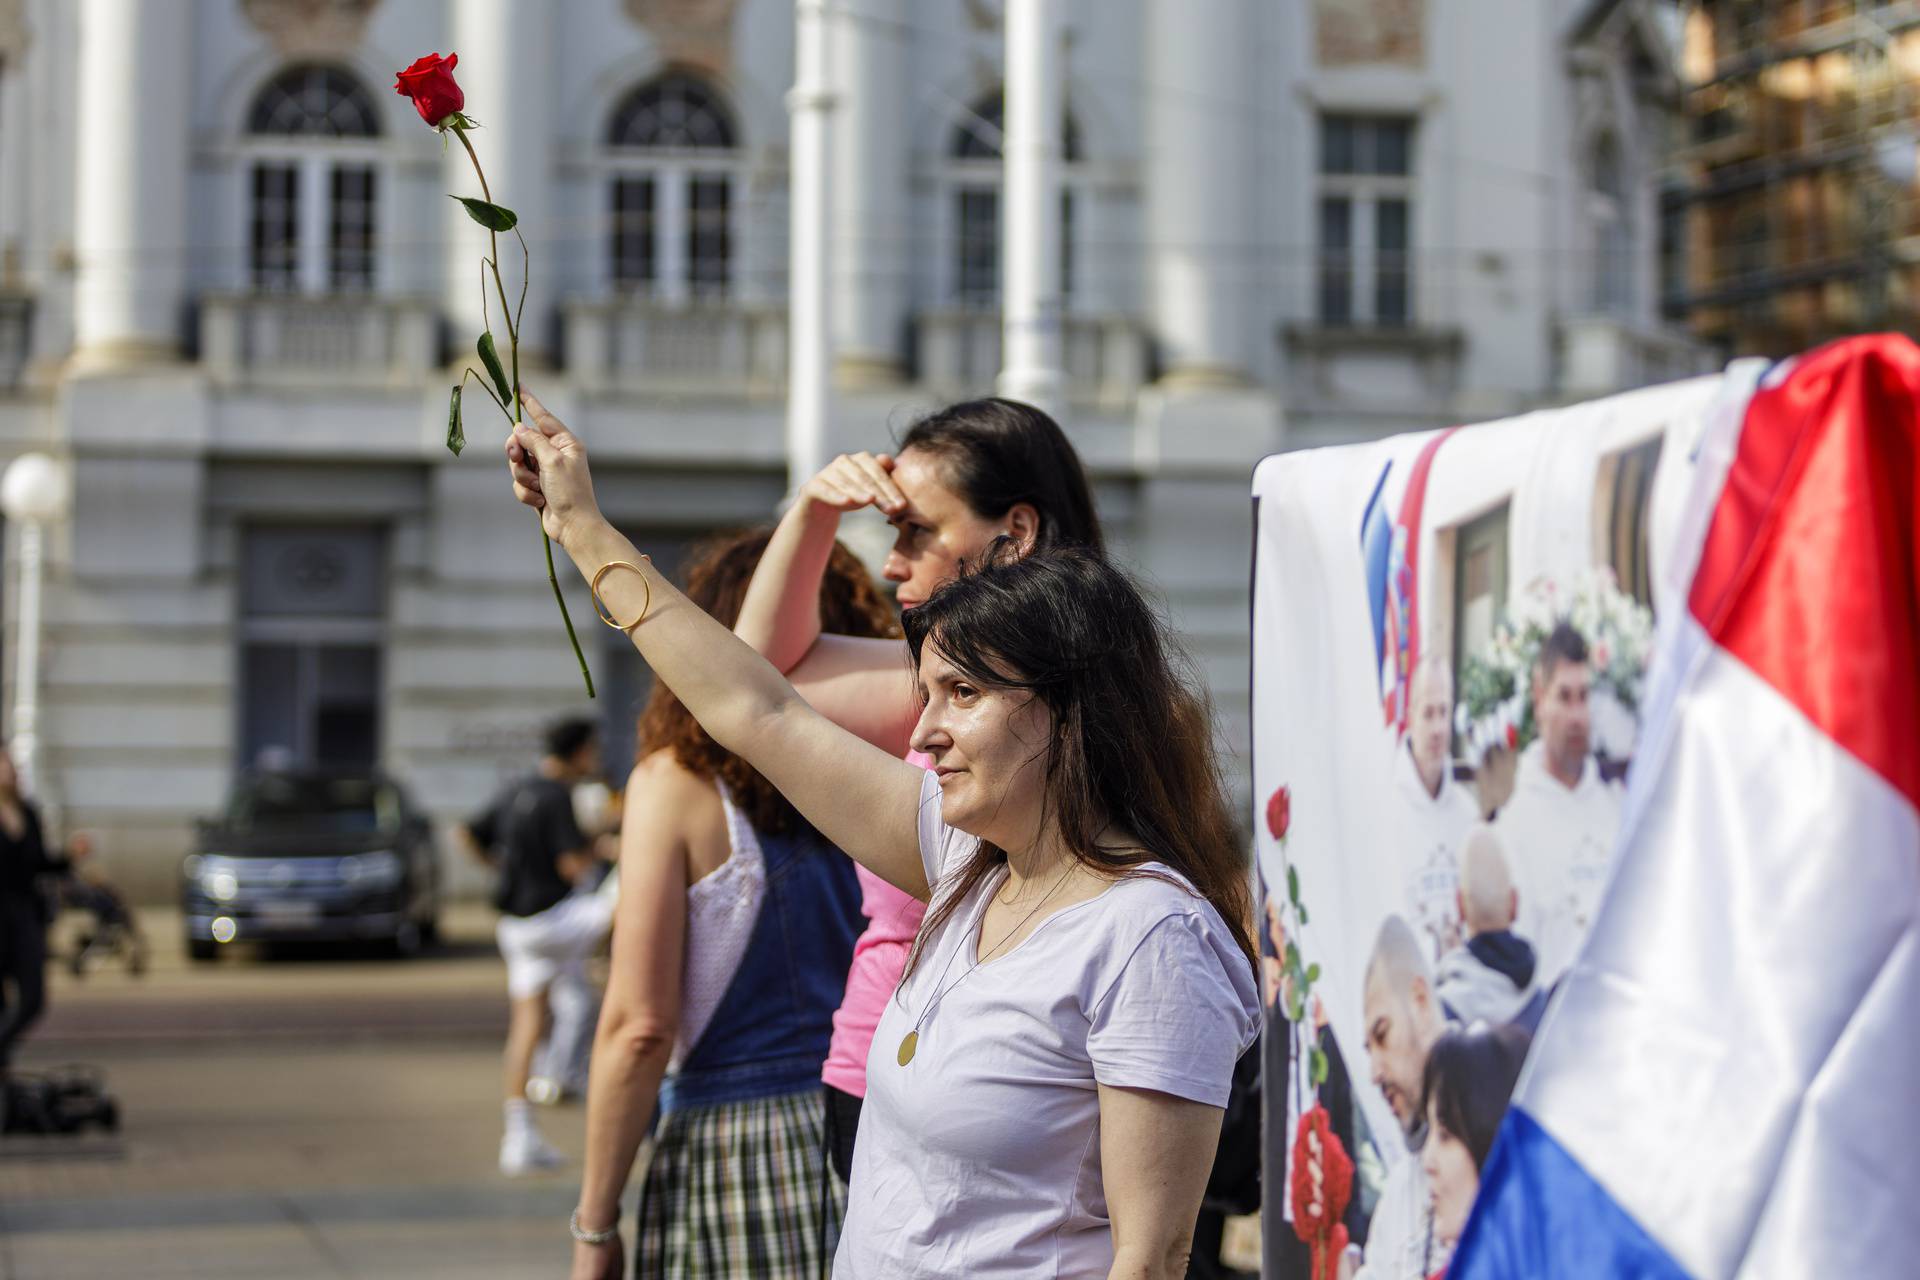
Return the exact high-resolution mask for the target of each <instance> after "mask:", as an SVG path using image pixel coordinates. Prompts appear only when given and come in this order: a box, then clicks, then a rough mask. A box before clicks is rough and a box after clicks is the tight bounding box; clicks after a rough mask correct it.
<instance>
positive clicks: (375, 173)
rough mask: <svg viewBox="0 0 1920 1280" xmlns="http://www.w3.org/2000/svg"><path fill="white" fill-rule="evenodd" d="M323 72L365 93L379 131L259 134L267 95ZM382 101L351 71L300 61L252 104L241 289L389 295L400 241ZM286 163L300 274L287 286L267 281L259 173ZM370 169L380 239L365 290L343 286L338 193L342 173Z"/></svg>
mask: <svg viewBox="0 0 1920 1280" xmlns="http://www.w3.org/2000/svg"><path fill="white" fill-rule="evenodd" d="M315 68H319V69H323V70H327V71H331V72H334V73H335V74H337V75H339V76H341V77H343V78H345V79H346V80H348V81H349V82H351V83H352V84H353V85H354V86H355V87H356V88H357V89H358V90H359V91H360V93H361V94H363V95H365V98H366V101H367V103H368V107H369V112H370V115H369V119H370V120H371V121H372V123H373V126H374V130H375V131H374V132H372V133H367V134H353V135H328V134H319V133H256V132H254V131H253V116H254V112H255V110H256V108H257V107H258V105H259V102H260V99H261V97H262V95H264V94H266V93H267V92H268V91H269V90H270V89H272V88H273V87H274V86H275V85H276V84H277V83H278V82H279V81H280V80H282V79H283V78H284V77H287V76H290V75H293V74H296V73H299V72H304V71H309V70H313V69H315ZM377 101H378V100H377V99H376V98H375V97H374V96H373V94H372V93H371V91H370V90H368V88H367V85H366V82H365V81H364V80H363V79H362V78H361V77H360V76H359V75H357V74H355V73H354V72H353V71H352V70H351V69H350V68H347V67H343V66H339V65H337V64H333V63H295V64H292V65H289V66H284V67H282V68H281V69H280V70H278V71H276V72H275V73H274V74H273V75H271V76H268V77H267V78H266V79H264V80H263V81H261V83H260V85H259V87H258V88H256V89H255V90H254V92H253V93H252V95H251V96H249V98H248V99H247V110H246V117H245V119H243V120H242V122H241V134H240V139H239V145H238V147H237V148H236V155H237V158H238V162H239V164H238V169H239V173H240V181H239V183H238V186H239V200H240V222H239V225H240V226H241V228H242V229H243V232H242V239H243V241H244V243H243V245H242V248H241V255H242V256H241V261H240V265H239V271H240V280H241V286H242V287H243V288H244V289H246V290H247V291H249V292H252V293H260V294H271V295H275V296H298V297H361V296H381V295H384V294H385V293H387V291H388V290H389V288H390V280H389V272H390V270H391V268H390V264H389V261H388V254H387V253H386V252H385V246H386V245H387V244H388V243H389V241H390V240H391V238H392V229H393V224H392V218H393V212H392V210H393V200H392V197H391V194H390V193H391V192H392V191H393V190H394V186H395V183H394V166H393V161H392V155H391V152H390V150H389V148H388V145H387V135H386V133H385V132H384V126H385V123H386V122H385V120H384V119H383V118H382V116H381V115H380V111H379V108H378V106H377V105H374V104H375V103H377ZM269 165H278V166H283V167H286V168H290V169H292V170H293V172H294V185H293V199H292V204H293V222H294V249H293V260H294V269H293V273H292V278H291V280H290V281H288V282H287V284H286V285H285V286H284V287H277V286H265V285H263V284H262V283H261V280H260V276H259V273H258V270H257V264H256V262H255V258H254V252H255V250H254V225H255V218H256V213H257V211H258V205H257V201H256V198H255V193H254V187H255V182H256V177H255V175H256V174H257V173H258V172H259V171H260V169H261V168H263V167H265V166H269ZM351 169H365V170H366V171H367V172H368V173H370V174H371V176H372V183H373V195H372V199H371V201H370V204H371V206H372V211H371V214H370V216H369V218H368V219H367V226H368V230H369V232H370V234H371V237H372V248H371V250H370V258H371V263H370V266H369V270H368V272H367V279H366V282H365V284H364V285H354V286H351V287H347V288H341V287H338V285H337V283H336V276H337V275H338V274H339V273H338V271H337V267H338V264H337V263H336V262H335V260H334V259H335V252H334V251H335V246H334V242H333V241H334V222H335V212H336V210H335V205H334V198H333V189H334V181H335V174H336V173H338V172H340V171H342V170H351Z"/></svg>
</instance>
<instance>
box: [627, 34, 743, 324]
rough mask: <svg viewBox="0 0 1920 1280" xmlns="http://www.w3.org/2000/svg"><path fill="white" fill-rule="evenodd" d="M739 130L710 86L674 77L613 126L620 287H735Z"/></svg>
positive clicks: (723, 291)
mask: <svg viewBox="0 0 1920 1280" xmlns="http://www.w3.org/2000/svg"><path fill="white" fill-rule="evenodd" d="M737 139H738V133H737V131H736V129H735V128H734V123H733V117H732V115H731V114H730V113H729V112H728V111H727V109H726V106H725V104H723V103H722V102H721V100H720V97H719V95H718V94H716V93H715V92H714V91H713V90H712V89H711V88H710V87H708V86H707V85H706V84H705V83H704V82H703V81H701V80H699V79H697V78H695V77H694V76H692V75H689V74H687V73H685V72H681V71H669V72H667V73H666V74H664V75H661V76H659V77H657V78H655V79H653V80H650V81H648V82H647V83H646V84H643V85H641V86H640V87H639V88H637V89H635V90H633V92H631V93H629V94H628V95H627V96H626V97H625V98H623V99H622V100H621V101H620V104H619V105H618V106H617V107H615V108H614V111H613V116H612V118H611V119H610V120H609V122H608V126H607V139H606V140H607V155H608V161H607V163H608V168H609V170H610V171H611V185H610V194H611V199H612V204H613V241H612V246H611V248H612V258H613V283H614V286H615V287H616V288H618V289H622V290H634V291H640V292H645V293H649V294H654V295H657V296H661V297H665V298H669V299H678V298H682V297H686V296H694V297H709V298H711V297H725V296H726V295H727V293H728V292H729V291H730V289H731V287H732V283H733V244H734V233H733V213H734V205H735V203H736V202H735V199H734V195H735V185H736V183H737V182H738V180H739V167H740V162H739V152H738V150H737V147H738V141H737Z"/></svg>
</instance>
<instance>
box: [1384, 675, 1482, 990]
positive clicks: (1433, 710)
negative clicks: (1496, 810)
mask: <svg viewBox="0 0 1920 1280" xmlns="http://www.w3.org/2000/svg"><path fill="white" fill-rule="evenodd" d="M1409 693H1410V706H1409V708H1408V719H1407V733H1406V739H1405V741H1404V742H1402V743H1401V744H1400V745H1399V746H1398V747H1396V748H1395V749H1394V760H1393V800H1392V804H1393V810H1394V826H1393V831H1394V836H1393V842H1394V848H1393V852H1394V857H1395V860H1396V863H1395V864H1396V866H1397V867H1398V868H1399V875H1400V884H1401V901H1402V910H1403V911H1404V912H1405V914H1406V919H1407V922H1408V924H1410V925H1411V926H1412V928H1413V931H1414V933H1415V935H1416V936H1417V937H1418V938H1419V941H1420V949H1421V951H1422V952H1424V953H1425V957H1426V960H1427V963H1428V964H1429V965H1431V964H1434V963H1436V962H1437V961H1438V960H1439V959H1440V957H1441V956H1444V955H1446V954H1447V953H1448V952H1450V951H1452V950H1453V949H1454V948H1455V947H1457V946H1459V945H1460V944H1461V942H1462V941H1463V939H1462V937H1461V932H1460V909H1459V888H1460V871H1459V868H1460V854H1461V851H1462V848H1463V847H1464V845H1465V842H1466V838H1467V832H1468V831H1469V830H1471V829H1472V828H1473V826H1474V824H1475V823H1477V822H1479V821H1480V807H1479V804H1478V803H1477V802H1476V801H1475V800H1474V797H1473V793H1472V792H1471V791H1470V790H1469V789H1468V788H1466V787H1464V786H1462V785H1460V784H1459V783H1458V782H1456V781H1455V780H1454V777H1453V754H1452V747H1453V672H1452V671H1451V669H1449V667H1448V665H1447V661H1446V658H1445V656H1444V655H1443V654H1440V653H1434V652H1429V653H1427V654H1426V655H1425V656H1423V657H1422V658H1421V659H1420V663H1419V665H1418V666H1417V667H1415V668H1414V672H1413V679H1412V681H1411V682H1410V689H1409Z"/></svg>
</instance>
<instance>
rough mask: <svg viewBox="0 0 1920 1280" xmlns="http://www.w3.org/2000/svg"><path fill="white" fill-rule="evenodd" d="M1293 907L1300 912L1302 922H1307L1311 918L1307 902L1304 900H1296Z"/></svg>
mask: <svg viewBox="0 0 1920 1280" xmlns="http://www.w3.org/2000/svg"><path fill="white" fill-rule="evenodd" d="M1293 909H1294V910H1295V911H1297V912H1299V913H1300V923H1301V924H1305V923H1306V922H1307V920H1308V918H1309V917H1308V916H1307V904H1306V903H1304V902H1296V903H1294V904H1293Z"/></svg>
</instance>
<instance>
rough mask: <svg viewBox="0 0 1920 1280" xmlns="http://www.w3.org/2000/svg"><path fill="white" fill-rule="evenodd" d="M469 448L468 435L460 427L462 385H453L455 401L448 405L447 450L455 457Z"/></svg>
mask: <svg viewBox="0 0 1920 1280" xmlns="http://www.w3.org/2000/svg"><path fill="white" fill-rule="evenodd" d="M466 447H467V433H466V432H465V431H463V430H462V429H461V427H460V384H459V383H457V382H456V383H454V384H453V399H452V401H451V402H450V403H449V404H448V405H447V449H448V450H449V451H450V452H451V453H452V454H453V456H454V457H456V458H457V457H459V456H460V451H461V450H462V449H464V448H466Z"/></svg>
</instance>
